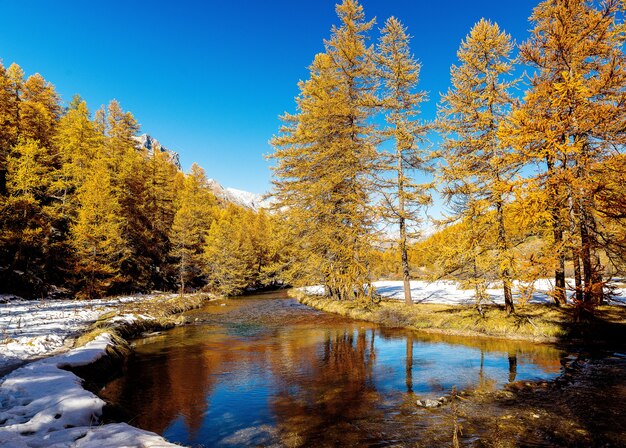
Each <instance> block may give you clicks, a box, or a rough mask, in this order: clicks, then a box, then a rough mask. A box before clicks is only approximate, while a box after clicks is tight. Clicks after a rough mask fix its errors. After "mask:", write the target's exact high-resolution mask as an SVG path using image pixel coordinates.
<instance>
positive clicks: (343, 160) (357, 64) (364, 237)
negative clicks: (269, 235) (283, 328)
mask: <svg viewBox="0 0 626 448" xmlns="http://www.w3.org/2000/svg"><path fill="white" fill-rule="evenodd" d="M337 14H338V15H339V19H340V21H341V26H339V27H333V28H332V35H331V38H330V39H329V40H327V41H325V47H326V52H325V53H322V54H318V55H317V56H316V57H315V59H314V61H313V64H312V65H311V68H310V69H311V77H310V79H309V80H308V81H305V82H301V83H300V84H299V87H300V95H299V96H298V97H297V98H296V102H297V105H298V113H297V114H295V115H289V114H286V115H285V116H283V121H284V126H283V127H282V128H281V134H280V135H278V136H276V137H274V138H273V139H272V144H273V146H274V148H275V152H274V154H273V156H272V157H273V159H275V160H276V162H277V164H276V167H275V169H274V176H275V180H274V196H275V198H276V204H275V206H276V207H277V208H282V209H283V210H285V213H286V215H287V218H286V222H287V223H288V224H289V228H290V229H291V232H292V234H293V235H294V241H296V242H297V243H296V244H297V246H298V247H297V248H296V249H295V250H294V255H295V257H296V259H297V262H296V263H294V264H292V269H291V272H292V274H294V276H293V278H292V279H294V280H296V281H298V280H299V281H306V282H309V281H315V282H321V283H322V284H323V285H325V287H326V292H327V294H328V295H330V296H332V297H334V298H338V299H354V298H358V299H362V298H364V297H365V295H366V289H365V285H366V284H368V283H369V281H370V280H369V276H368V262H367V253H368V250H369V246H370V243H371V239H372V231H371V228H372V216H371V207H370V194H371V187H372V184H371V177H372V174H373V168H374V166H375V161H376V158H377V154H376V149H375V142H374V139H373V138H372V135H373V131H372V126H371V124H370V123H369V122H368V121H369V119H370V117H371V116H372V106H373V105H374V104H375V99H374V88H375V85H374V80H373V78H374V76H373V75H374V64H373V54H372V53H373V50H372V48H371V47H369V46H367V43H366V38H367V33H368V32H369V30H370V29H371V28H372V26H373V21H370V22H368V21H365V19H364V13H363V8H362V7H361V5H359V4H358V3H357V2H356V1H355V0H345V1H344V2H343V3H341V4H340V5H338V6H337ZM368 290H369V291H370V292H371V288H369V289H368Z"/></svg>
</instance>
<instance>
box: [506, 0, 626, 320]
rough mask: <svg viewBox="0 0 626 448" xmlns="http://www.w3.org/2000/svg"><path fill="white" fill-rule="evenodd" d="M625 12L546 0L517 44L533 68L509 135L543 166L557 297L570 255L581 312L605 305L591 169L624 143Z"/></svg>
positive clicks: (611, 0) (613, 2) (606, 2)
mask: <svg viewBox="0 0 626 448" xmlns="http://www.w3.org/2000/svg"><path fill="white" fill-rule="evenodd" d="M621 8H622V2H621V1H618V0H603V1H598V2H596V1H587V0H568V1H566V0H546V1H543V2H541V3H540V4H539V5H538V6H537V7H536V8H535V9H534V11H533V14H532V16H531V18H530V20H531V22H532V23H533V25H534V27H533V29H532V30H531V37H530V38H529V39H528V40H527V41H526V42H525V43H524V44H523V45H522V46H521V47H520V58H521V60H522V62H524V63H526V64H527V65H528V66H529V67H530V68H531V69H532V70H533V72H532V77H531V79H530V83H531V88H530V90H529V91H528V92H527V93H526V96H525V98H524V102H523V104H522V106H521V107H520V108H519V109H518V110H516V111H515V112H514V114H513V118H512V120H511V125H510V126H509V128H508V129H507V130H506V134H507V135H508V136H510V138H511V141H512V142H513V144H514V145H515V146H516V148H517V149H518V150H519V151H520V152H521V153H522V154H523V155H524V156H525V158H526V160H527V161H529V162H534V163H536V164H543V165H544V166H545V170H544V171H543V173H541V175H540V176H539V181H540V184H542V185H543V186H544V188H545V190H546V193H547V194H546V196H547V201H548V206H549V207H550V208H551V210H552V226H553V235H554V246H555V252H556V253H557V255H558V261H557V268H556V274H555V284H556V286H555V289H556V291H555V295H556V300H557V302H558V303H564V302H565V300H566V284H565V256H566V251H570V250H571V257H572V259H573V262H574V263H573V264H574V276H575V283H576V287H575V290H576V295H575V297H576V301H577V303H578V304H579V305H580V306H581V309H582V308H584V309H590V308H592V307H593V306H594V305H596V304H599V303H602V300H603V286H604V283H603V280H602V271H603V266H602V265H601V262H600V257H599V250H600V249H601V244H600V239H601V235H600V232H599V229H600V226H599V223H598V213H597V203H596V198H597V193H598V192H597V191H596V190H594V187H595V186H597V185H598V183H597V182H596V181H597V179H595V178H594V167H596V166H598V164H602V163H603V162H604V161H605V160H607V159H609V158H611V157H613V156H615V155H617V154H619V153H620V152H622V149H621V148H623V144H624V136H625V134H624V129H625V126H624V124H625V119H626V107H625V106H626V96H625V87H626V60H625V58H624V53H623V45H624V39H625V38H626V37H625V34H624V23H623V21H622V20H621V19H620V18H619V17H620V15H621ZM595 173H596V174H597V172H595Z"/></svg>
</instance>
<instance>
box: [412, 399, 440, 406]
mask: <svg viewBox="0 0 626 448" xmlns="http://www.w3.org/2000/svg"><path fill="white" fill-rule="evenodd" d="M416 403H417V405H418V406H421V407H423V408H438V407H439V406H441V402H440V401H438V400H431V399H430V398H425V399H424V400H417V402H416Z"/></svg>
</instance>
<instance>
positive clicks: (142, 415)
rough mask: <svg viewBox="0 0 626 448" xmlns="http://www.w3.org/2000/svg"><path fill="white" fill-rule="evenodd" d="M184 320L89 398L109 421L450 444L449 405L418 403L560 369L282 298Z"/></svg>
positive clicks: (257, 436)
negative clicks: (109, 413) (106, 410)
mask: <svg viewBox="0 0 626 448" xmlns="http://www.w3.org/2000/svg"><path fill="white" fill-rule="evenodd" d="M186 315H187V319H188V320H189V321H190V322H191V323H190V324H189V325H185V326H181V327H177V328H174V329H172V330H170V331H166V332H162V333H158V334H153V335H148V336H146V337H143V338H141V339H138V340H135V341H134V342H133V345H134V349H135V354H134V355H133V356H132V357H131V358H130V359H129V360H128V362H127V365H126V366H125V369H124V374H123V375H122V376H121V377H119V378H117V379H115V380H113V381H111V382H110V383H108V384H107V385H106V386H105V387H104V388H103V389H102V390H101V391H100V396H102V397H103V398H105V399H106V400H107V401H109V402H111V403H114V405H115V408H116V409H117V412H118V413H119V414H120V415H121V416H122V417H120V419H123V420H125V421H128V422H129V423H131V424H132V425H135V426H138V427H140V428H143V429H146V430H149V431H154V432H157V433H159V434H162V435H163V436H164V437H166V438H167V439H168V440H171V441H173V442H178V443H181V444H184V445H187V446H193V447H212V446H337V445H341V446H405V445H411V446H438V444H445V445H446V446H449V444H450V443H451V440H452V434H453V431H454V421H455V419H457V416H456V414H455V413H456V411H455V409H456V406H454V405H450V404H446V405H444V406H441V407H438V408H436V409H427V408H424V407H421V406H419V405H418V404H417V400H425V399H438V398H440V397H446V398H447V399H449V398H450V396H451V393H452V390H453V388H456V390H458V391H474V392H476V391H485V392H486V393H492V392H494V391H499V390H503V388H505V387H506V386H507V384H510V383H515V384H520V383H521V384H523V383H524V382H531V381H532V382H537V381H549V380H552V379H554V378H556V377H557V376H558V375H559V374H560V373H561V372H562V360H563V359H564V353H563V352H562V351H561V350H559V349H557V348H554V347H552V346H547V345H537V344H530V343H522V342H512V341H504V340H496V339H487V338H474V339H469V338H459V337H457V338H454V337H443V336H429V335H421V334H418V333H415V332H411V331H407V330H390V329H383V328H379V327H376V326H375V325H373V324H368V323H364V322H357V321H352V320H349V319H345V318H342V317H338V316H334V315H330V314H326V313H322V312H319V311H316V310H312V309H310V308H308V307H305V306H303V305H301V304H299V303H298V302H297V301H295V300H293V299H289V298H287V296H286V294H285V292H278V293H265V294H256V295H252V296H246V297H241V298H234V299H229V300H224V301H218V302H211V303H209V304H208V305H207V306H206V307H204V308H202V309H199V310H194V311H192V312H188V313H187V314H186ZM458 400H462V397H461V398H459V399H458ZM465 437H469V436H468V435H467V434H466V436H465ZM465 441H466V442H467V441H468V439H466V440H465ZM469 441H470V442H471V440H469Z"/></svg>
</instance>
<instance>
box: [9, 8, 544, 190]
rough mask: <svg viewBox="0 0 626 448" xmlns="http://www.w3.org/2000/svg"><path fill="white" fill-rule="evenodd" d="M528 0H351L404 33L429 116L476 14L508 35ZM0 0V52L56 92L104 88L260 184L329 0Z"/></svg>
mask: <svg viewBox="0 0 626 448" xmlns="http://www.w3.org/2000/svg"><path fill="white" fill-rule="evenodd" d="M536 3H537V2H535V1H528V0H521V1H516V2H504V1H499V0H475V1H471V2H468V1H463V0H448V1H446V2H433V1H432V0H429V1H426V0H423V1H422V0H362V2H361V4H362V5H363V7H364V9H365V13H366V16H367V17H368V18H373V17H376V19H377V27H380V26H382V24H383V22H384V21H385V20H386V19H387V18H388V17H389V16H391V15H394V16H396V17H398V18H399V19H400V20H401V21H402V22H403V23H404V24H405V25H406V26H407V27H408V28H409V32H410V34H411V35H412V36H413V41H412V50H413V52H414V54H415V56H416V57H417V58H418V59H419V60H420V61H421V62H422V76H421V81H420V84H421V88H422V89H423V90H426V91H428V92H429V95H430V102H429V103H428V104H427V105H426V106H425V107H424V108H423V116H424V118H427V119H431V118H434V114H435V110H436V107H435V104H436V101H437V100H438V99H439V93H440V92H443V91H445V90H446V89H447V87H448V84H449V69H450V65H451V64H453V63H454V62H455V61H456V51H457V49H458V47H459V44H460V42H461V40H462V39H463V38H464V37H465V36H466V35H467V33H468V32H469V30H470V28H471V27H472V25H473V24H474V23H475V22H477V21H478V20H479V19H480V18H481V17H485V18H489V19H492V20H494V21H496V22H498V23H499V24H500V26H501V27H502V28H504V29H505V30H506V31H507V32H509V33H510V34H512V35H513V37H514V38H515V39H517V40H518V41H521V40H524V39H525V38H526V37H527V31H526V30H527V29H529V28H530V26H529V24H528V16H529V15H530V13H531V11H532V8H533V7H534V6H535V5H536ZM27 4H28V6H25V3H24V2H17V1H8V0H0V7H1V10H2V15H1V17H0V59H2V61H3V63H4V65H5V66H8V65H9V64H11V63H12V62H17V63H18V64H19V65H20V66H21V67H22V68H23V69H24V70H25V72H26V74H27V75H30V74H33V73H36V72H39V73H41V74H42V75H43V76H44V78H46V79H47V80H48V81H50V82H52V83H53V84H54V85H55V86H56V88H57V91H58V92H59V93H60V94H61V96H62V98H63V100H64V101H66V102H69V101H70V100H71V97H72V96H73V95H74V94H76V93H78V94H80V95H81V96H82V97H83V98H84V99H85V100H87V103H88V105H89V107H90V109H91V110H92V111H93V110H95V109H97V108H98V107H99V106H100V105H101V104H104V103H107V102H108V101H109V100H110V99H113V98H116V99H117V100H119V101H120V102H121V104H122V107H123V108H124V109H126V110H130V111H131V112H132V113H133V114H134V115H135V117H136V118H137V120H138V121H139V123H140V124H141V126H142V132H147V133H149V134H151V135H152V136H154V137H155V138H157V139H158V140H159V141H161V143H162V144H164V145H165V146H167V147H169V148H171V149H173V150H175V151H177V152H179V154H180V157H181V162H182V164H183V168H185V169H188V168H189V166H191V164H192V163H193V162H197V163H199V164H200V165H201V166H202V167H204V168H205V170H206V171H207V175H208V176H209V177H213V178H215V179H217V180H218V181H220V182H221V183H222V184H223V185H224V186H229V187H235V188H239V189H243V190H248V191H252V192H256V193H263V192H265V191H267V190H268V189H269V188H270V176H271V173H270V169H269V163H268V162H267V161H266V160H264V158H263V155H264V154H268V153H270V152H271V151H272V149H271V147H270V146H269V144H268V140H269V139H270V138H271V137H272V135H273V134H275V133H277V132H278V128H279V125H280V121H279V119H278V117H279V115H281V114H282V113H283V112H285V111H288V112H293V111H294V110H295V103H294V97H295V96H296V95H297V93H298V89H297V82H298V80H300V79H305V78H306V77H307V75H308V70H307V66H308V65H309V64H310V63H311V61H312V59H313V56H314V55H315V54H316V53H318V52H320V51H323V39H325V38H328V37H329V35H330V28H331V26H332V25H333V24H336V23H337V18H336V15H335V11H334V7H335V1H333V0H275V1H274V0H265V1H259V0H240V1H239V2H236V1H235V2H231V1H225V0H224V1H213V0H207V1H187V0H179V1H175V2H171V1H170V2H164V1H158V0H155V1H151V2H147V1H145V2H144V1H131V0H126V1H119V0H109V1H106V2H85V1H84V0H83V1H77V0H71V1H69V0H68V1H61V2H49V1H44V0H35V1H32V2H28V3H27Z"/></svg>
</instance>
